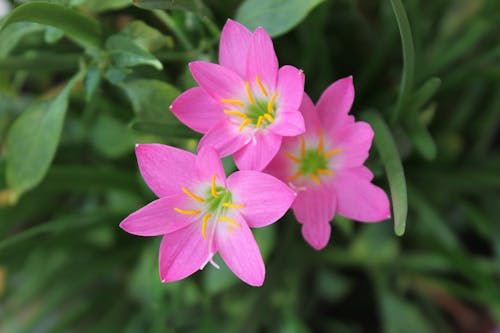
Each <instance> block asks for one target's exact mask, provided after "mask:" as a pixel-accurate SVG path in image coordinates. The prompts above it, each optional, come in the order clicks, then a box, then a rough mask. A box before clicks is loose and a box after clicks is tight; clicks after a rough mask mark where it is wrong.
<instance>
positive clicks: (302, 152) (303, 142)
mask: <svg viewBox="0 0 500 333" xmlns="http://www.w3.org/2000/svg"><path fill="white" fill-rule="evenodd" d="M305 154H306V139H305V138H304V136H303V135H302V136H301V137H300V155H301V156H302V157H304V156H305Z"/></svg>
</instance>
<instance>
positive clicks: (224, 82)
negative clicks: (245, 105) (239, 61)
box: [189, 61, 246, 101]
mask: <svg viewBox="0 0 500 333" xmlns="http://www.w3.org/2000/svg"><path fill="white" fill-rule="evenodd" d="M189 69H190V70H191V74H193V78H194V79H195V81H196V82H198V84H199V85H200V87H201V88H203V90H205V91H206V92H207V93H208V94H209V95H210V96H212V97H213V98H214V99H215V100H216V101H220V100H221V99H224V98H226V99H238V98H240V96H246V95H242V93H245V82H244V81H243V79H242V78H241V77H240V76H239V75H238V74H236V73H235V72H233V71H232V70H230V69H228V68H226V67H223V66H221V65H217V64H212V63H210V62H206V61H193V62H191V63H189Z"/></svg>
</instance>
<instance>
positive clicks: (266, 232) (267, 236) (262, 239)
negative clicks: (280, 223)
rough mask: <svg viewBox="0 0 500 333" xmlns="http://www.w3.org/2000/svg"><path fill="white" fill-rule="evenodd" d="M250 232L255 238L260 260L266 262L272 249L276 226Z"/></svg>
mask: <svg viewBox="0 0 500 333" xmlns="http://www.w3.org/2000/svg"><path fill="white" fill-rule="evenodd" d="M252 232H253V234H254V236H255V240H256V241H257V244H258V245H259V249H260V253H262V258H264V260H266V259H267V258H268V257H269V255H270V254H271V253H272V251H273V249H274V242H275V238H276V226H275V225H271V226H268V227H266V228H256V229H252Z"/></svg>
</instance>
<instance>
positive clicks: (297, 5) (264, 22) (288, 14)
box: [236, 0, 324, 37]
mask: <svg viewBox="0 0 500 333" xmlns="http://www.w3.org/2000/svg"><path fill="white" fill-rule="evenodd" d="M323 1H324V0H267V1H262V0H245V1H244V2H243V3H242V4H241V5H240V7H239V8H238V11H237V13H236V20H237V21H238V22H240V23H241V24H243V25H245V26H246V27H247V28H249V29H250V30H254V29H256V28H257V27H260V26H262V27H263V28H264V29H266V31H267V33H268V34H269V35H270V36H271V37H276V36H279V35H282V34H284V33H285V32H287V31H289V30H291V29H292V28H293V27H295V26H296V25H297V24H299V23H300V22H301V21H302V20H303V19H304V18H305V17H306V16H307V14H308V13H309V12H310V11H311V10H313V9H314V8H315V7H316V6H318V5H319V4H320V3H322V2H323Z"/></svg>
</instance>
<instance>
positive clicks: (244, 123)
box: [238, 118, 250, 132]
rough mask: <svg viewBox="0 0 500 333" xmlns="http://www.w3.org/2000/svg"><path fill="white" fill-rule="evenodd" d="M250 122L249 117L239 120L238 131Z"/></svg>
mask: <svg viewBox="0 0 500 333" xmlns="http://www.w3.org/2000/svg"><path fill="white" fill-rule="evenodd" d="M248 124H250V119H248V118H247V119H245V120H243V121H242V122H241V124H240V128H238V131H240V132H241V131H243V128H245V126H246V125H248Z"/></svg>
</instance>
